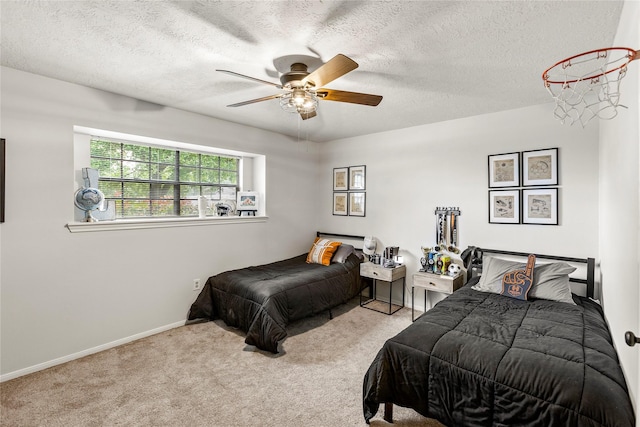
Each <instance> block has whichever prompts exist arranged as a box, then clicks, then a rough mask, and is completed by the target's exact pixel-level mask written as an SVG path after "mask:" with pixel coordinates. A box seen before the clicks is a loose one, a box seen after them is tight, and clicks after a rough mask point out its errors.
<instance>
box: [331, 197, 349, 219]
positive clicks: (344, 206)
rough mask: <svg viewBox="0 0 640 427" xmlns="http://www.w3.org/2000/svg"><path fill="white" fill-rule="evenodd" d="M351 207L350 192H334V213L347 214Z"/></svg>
mask: <svg viewBox="0 0 640 427" xmlns="http://www.w3.org/2000/svg"><path fill="white" fill-rule="evenodd" d="M348 209H349V193H342V192H338V193H336V192H334V193H333V214H334V215H339V216H346V215H347V212H348Z"/></svg>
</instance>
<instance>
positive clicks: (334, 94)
mask: <svg viewBox="0 0 640 427" xmlns="http://www.w3.org/2000/svg"><path fill="white" fill-rule="evenodd" d="M316 96H317V97H318V98H320V99H324V100H327V101H338V102H350V103H352V104H360V105H371V106H372V107H375V106H376V105H378V104H380V101H382V96H380V95H370V94H368V93H358V92H346V91H343V90H333V89H325V88H322V89H318V90H317V91H316Z"/></svg>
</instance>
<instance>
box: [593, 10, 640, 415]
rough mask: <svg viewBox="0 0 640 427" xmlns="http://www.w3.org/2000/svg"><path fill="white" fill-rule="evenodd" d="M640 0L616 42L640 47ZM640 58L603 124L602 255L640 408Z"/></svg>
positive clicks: (606, 292)
mask: <svg viewBox="0 0 640 427" xmlns="http://www.w3.org/2000/svg"><path fill="white" fill-rule="evenodd" d="M638 22H640V2H637V1H636V2H626V3H625V4H624V9H623V11H622V14H621V18H620V25H619V28H618V33H617V34H616V38H615V42H614V44H613V45H614V46H628V47H631V48H634V49H637V48H639V47H640V29H638ZM639 81H640V61H635V62H632V63H631V64H629V66H628V67H627V75H626V76H625V77H624V80H623V81H622V83H621V89H620V90H621V97H620V103H621V104H623V105H625V106H627V109H620V110H619V111H620V112H619V114H618V116H617V117H616V118H615V119H613V120H611V121H603V122H602V124H601V125H600V171H601V174H600V198H601V203H600V259H601V262H602V267H601V268H602V286H603V296H602V299H603V302H604V305H605V311H606V314H607V319H608V321H609V325H610V327H611V330H612V332H613V339H614V342H615V344H616V347H617V349H618V354H619V356H620V360H621V362H622V366H623V368H624V371H625V374H626V377H627V382H628V384H629V388H630V393H631V396H632V399H634V400H635V407H636V411H637V408H639V407H640V369H639V365H640V361H639V360H638V359H639V357H640V348H639V347H638V346H635V347H629V346H627V345H626V344H625V342H624V333H625V331H633V332H634V333H635V334H638V335H640V316H639V315H638V307H639V306H640V290H639V289H638V278H639V277H640V226H639V221H640V170H639V166H638V165H640V148H639V145H640V105H639V104H640V84H639Z"/></svg>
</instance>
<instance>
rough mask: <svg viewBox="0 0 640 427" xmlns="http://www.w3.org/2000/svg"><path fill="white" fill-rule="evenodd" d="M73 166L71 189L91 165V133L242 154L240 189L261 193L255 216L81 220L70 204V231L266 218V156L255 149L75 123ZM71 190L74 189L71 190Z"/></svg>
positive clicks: (203, 223)
mask: <svg viewBox="0 0 640 427" xmlns="http://www.w3.org/2000/svg"><path fill="white" fill-rule="evenodd" d="M73 130H74V169H75V180H74V183H73V185H74V188H73V190H72V191H73V192H75V190H77V189H78V188H80V187H82V186H83V185H84V180H83V178H82V168H86V167H89V166H90V157H91V155H90V140H91V138H92V137H102V138H106V139H111V140H121V141H130V142H132V143H140V144H145V145H156V146H161V147H167V148H172V149H180V150H186V151H195V152H204V153H211V154H218V155H229V156H234V157H241V158H242V159H243V161H242V162H240V165H241V166H240V171H239V190H251V191H257V192H258V193H259V194H260V197H261V199H260V210H259V211H258V212H257V214H256V215H255V216H229V217H215V216H212V217H206V218H197V217H143V218H130V219H115V220H109V221H99V222H83V221H82V220H83V218H84V213H82V212H81V211H80V210H79V209H77V208H76V207H75V206H73V203H70V205H71V206H73V207H72V209H73V212H74V214H73V217H74V220H73V221H70V222H69V223H67V225H66V227H67V229H68V230H69V231H70V232H72V233H78V232H80V233H82V232H97V231H111V230H132V229H148V228H165V227H190V226H207V225H223V224H237V223H254V222H266V220H267V219H268V216H267V215H266V210H265V206H266V203H265V199H266V197H265V195H266V194H265V189H266V183H265V175H266V156H264V155H261V154H255V153H247V152H241V151H236V150H229V149H221V148H217V147H210V146H204V145H197V144H190V143H184V142H178V141H170V140H164V139H157V138H151V137H144V136H138V135H131V134H124V133H120V132H113V131H107V130H102V129H94V128H88V127H83V126H74V128H73ZM71 194H73V193H71Z"/></svg>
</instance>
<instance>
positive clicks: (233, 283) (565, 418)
mask: <svg viewBox="0 0 640 427" xmlns="http://www.w3.org/2000/svg"><path fill="white" fill-rule="evenodd" d="M322 235H326V236H331V237H334V238H336V237H337V238H345V239H347V240H348V239H352V240H353V239H356V240H362V239H363V238H362V237H360V236H349V235H335V234H332V235H328V234H326V233H318V236H319V237H318V238H321V237H320V236H322ZM341 247H342V249H341V250H339V251H336V252H335V254H334V255H333V256H332V257H331V261H330V262H329V263H328V265H321V264H317V263H309V262H307V261H308V257H309V254H302V255H299V256H297V257H294V258H290V259H287V260H283V261H278V262H274V263H271V264H267V265H262V266H253V267H248V268H246V269H240V270H234V271H227V272H223V273H220V274H218V275H216V276H212V277H210V278H209V279H208V280H207V282H206V284H205V287H204V288H203V290H202V292H201V293H200V295H199V296H198V298H197V299H196V301H195V302H194V303H193V305H192V307H191V310H190V312H189V316H188V319H189V320H188V322H194V321H202V320H213V319H222V320H223V321H224V322H225V323H226V324H227V325H228V326H232V327H237V328H239V329H241V330H242V331H244V332H246V334H247V335H246V340H245V342H246V343H247V344H250V345H254V346H256V347H258V348H260V349H263V350H267V351H270V352H273V353H276V352H278V344H279V342H281V341H282V340H283V339H284V338H286V336H287V333H286V326H287V324H288V323H290V322H292V321H294V320H297V319H301V318H304V317H308V316H313V315H316V314H319V313H321V312H324V311H330V310H331V308H332V307H335V306H337V305H339V304H343V303H345V302H347V301H349V300H350V299H352V298H354V297H355V296H357V295H358V294H359V293H360V292H362V289H363V286H362V283H361V280H360V275H359V271H360V263H361V262H362V255H361V253H360V252H359V251H358V250H357V249H355V248H354V247H353V246H352V245H349V244H344V243H343V244H342V245H341ZM474 253H476V254H477V256H476V258H475V259H472V260H471V261H470V263H469V265H470V266H473V265H480V264H483V270H482V271H483V274H482V276H481V277H474V278H472V279H471V280H469V282H468V283H467V284H466V285H465V286H464V287H463V288H461V289H459V290H458V291H456V292H454V293H453V294H452V295H450V296H448V297H447V298H445V299H444V300H442V301H440V302H439V303H438V304H436V305H435V306H434V307H433V308H432V309H431V310H429V311H428V312H427V313H425V314H424V315H422V316H421V317H420V318H418V319H417V320H416V321H415V322H414V323H412V324H411V325H410V326H408V327H407V328H406V329H405V330H404V331H402V332H400V333H399V334H398V335H396V336H395V337H392V338H390V339H389V340H388V341H387V342H386V343H385V344H384V346H383V347H382V349H381V350H380V351H379V353H378V354H377V355H376V356H375V359H374V360H373V362H372V363H371V365H370V367H369V369H368V370H367V372H366V373H365V376H364V384H363V411H364V419H365V421H366V422H367V423H368V422H369V421H370V420H371V419H372V418H373V417H374V416H375V415H376V413H377V412H378V410H379V407H380V405H384V407H385V415H384V416H385V419H386V420H387V421H389V422H392V410H393V405H394V404H396V405H400V406H403V407H409V408H413V409H414V410H415V411H417V412H418V413H420V414H422V415H424V416H426V417H429V418H434V419H437V420H439V421H440V422H442V423H443V424H445V425H448V426H506V425H540V426H551V425H563V426H564V425H567V426H633V425H635V415H634V412H633V407H632V405H631V401H630V398H629V395H628V391H627V387H626V383H625V378H624V376H623V373H622V369H621V367H620V365H619V362H618V358H617V354H616V351H615V348H614V346H613V342H612V339H611V335H610V332H609V329H608V325H607V323H606V320H605V318H604V314H603V312H602V309H601V307H600V305H599V304H598V303H596V302H594V300H593V299H592V297H593V294H594V267H595V262H594V260H593V259H576V258H565V257H550V256H545V255H538V256H537V258H538V259H539V260H540V263H539V264H538V263H537V264H536V268H535V269H534V283H533V287H532V288H531V290H530V292H529V297H530V298H529V300H524V301H523V300H520V299H514V298H510V297H507V296H504V295H501V294H500V292H499V289H498V287H497V286H496V280H498V279H500V278H501V277H502V276H503V275H504V273H505V272H507V271H510V270H513V269H518V268H523V266H524V264H523V263H521V262H517V261H515V258H512V257H521V256H524V257H526V256H527V254H525V253H520V252H504V251H493V250H488V249H478V248H476V250H474ZM483 253H484V255H485V256H484V261H482V260H483V256H482V254H483ZM498 256H504V257H507V258H505V259H502V258H498ZM576 264H583V265H584V267H582V268H580V270H579V271H580V272H581V273H582V275H583V276H584V277H586V278H584V279H574V278H571V279H569V274H571V273H572V272H573V270H574V269H575V268H574V267H573V265H576ZM470 270H471V268H470ZM569 280H571V281H572V282H575V283H578V284H579V286H582V287H583V288H584V290H583V291H582V293H584V294H586V296H578V295H576V294H575V293H572V292H571V288H569Z"/></svg>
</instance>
